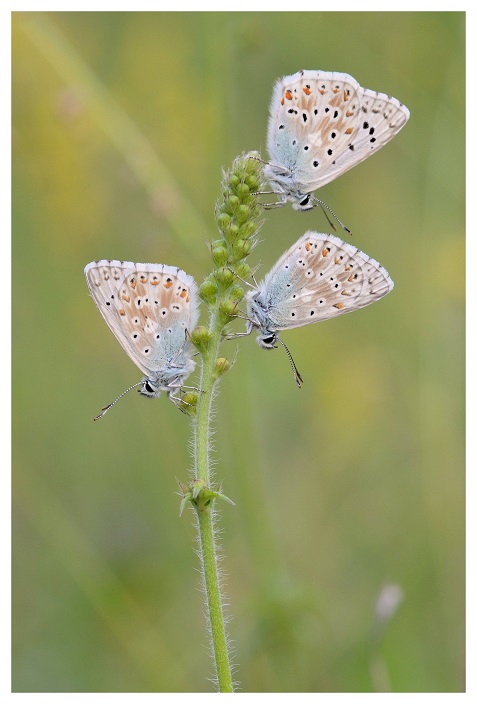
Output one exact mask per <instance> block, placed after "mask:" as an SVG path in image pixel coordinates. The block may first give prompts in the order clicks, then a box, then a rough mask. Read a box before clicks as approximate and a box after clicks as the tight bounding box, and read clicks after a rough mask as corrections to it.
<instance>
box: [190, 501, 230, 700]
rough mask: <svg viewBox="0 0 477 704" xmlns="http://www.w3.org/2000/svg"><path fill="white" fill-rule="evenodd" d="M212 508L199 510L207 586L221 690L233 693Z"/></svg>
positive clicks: (213, 643)
mask: <svg viewBox="0 0 477 704" xmlns="http://www.w3.org/2000/svg"><path fill="white" fill-rule="evenodd" d="M213 511H214V509H213V507H212V506H211V505H209V506H207V507H205V508H204V510H198V511H197V516H198V522H199V533H200V546H201V552H202V564H203V569H204V585H205V591H206V595H207V608H208V612H209V620H210V632H211V636H212V648H213V651H214V660H215V666H216V670H217V683H218V688H219V692H233V691H234V690H233V684H232V672H231V669H230V660H229V653H228V647H227V636H226V633H225V621H224V614H223V609H222V600H221V593H220V582H219V573H218V565H217V554H216V548H215V536H214V516H213Z"/></svg>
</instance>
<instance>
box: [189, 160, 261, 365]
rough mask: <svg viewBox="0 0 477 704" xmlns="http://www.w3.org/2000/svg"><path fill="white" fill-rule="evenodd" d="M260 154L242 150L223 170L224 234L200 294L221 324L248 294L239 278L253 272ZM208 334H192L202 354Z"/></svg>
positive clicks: (220, 210)
mask: <svg viewBox="0 0 477 704" xmlns="http://www.w3.org/2000/svg"><path fill="white" fill-rule="evenodd" d="M258 157H259V155H258V154H257V152H250V153H249V154H243V155H242V156H240V157H237V158H236V159H235V160H234V162H233V164H232V168H231V169H230V170H229V171H227V172H224V175H223V180H222V197H221V199H220V200H219V201H218V203H217V205H216V209H215V217H216V221H217V226H218V228H219V232H220V235H221V237H220V238H219V239H216V240H214V242H212V244H211V246H210V250H211V255H212V261H213V263H214V269H213V271H212V273H211V274H209V276H208V277H207V278H206V279H205V281H204V282H203V283H202V285H201V286H200V289H199V295H200V297H201V299H202V300H203V301H204V302H205V303H207V304H208V305H211V306H215V307H216V310H217V315H218V320H219V323H220V325H221V327H224V326H225V325H226V324H227V323H229V322H230V321H231V320H232V319H233V317H234V316H235V315H236V314H237V308H238V305H239V303H240V301H241V300H242V299H243V297H244V296H245V291H244V290H243V288H242V286H240V280H241V279H242V280H243V279H246V278H247V277H248V276H250V273H251V270H250V267H249V265H248V264H247V263H246V262H245V259H246V257H248V255H249V254H250V252H252V250H253V248H254V247H255V245H256V243H257V234H258V231H259V229H260V227H261V225H262V223H261V222H260V221H259V220H258V218H259V215H260V212H261V208H260V206H259V203H258V199H257V195H256V194H257V191H260V190H262V188H263V184H262V175H261V163H260V161H259V158H258ZM195 332H197V330H196V331H195ZM207 336H208V333H207V331H206V330H205V329H200V330H199V331H198V334H197V335H194V334H193V335H192V338H191V339H192V342H193V343H194V344H195V345H196V347H197V348H198V349H199V351H200V352H201V353H202V354H204V353H206V351H207V342H208V340H207ZM196 338H197V339H196ZM224 371H226V369H225V368H224Z"/></svg>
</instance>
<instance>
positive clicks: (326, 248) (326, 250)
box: [321, 247, 330, 257]
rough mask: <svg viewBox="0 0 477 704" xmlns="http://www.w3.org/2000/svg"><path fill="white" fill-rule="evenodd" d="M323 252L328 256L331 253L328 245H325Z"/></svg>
mask: <svg viewBox="0 0 477 704" xmlns="http://www.w3.org/2000/svg"><path fill="white" fill-rule="evenodd" d="M321 253H322V255H323V256H324V257H327V256H328V254H329V253H330V250H329V249H328V247H325V248H324V249H323V250H322V252H321Z"/></svg>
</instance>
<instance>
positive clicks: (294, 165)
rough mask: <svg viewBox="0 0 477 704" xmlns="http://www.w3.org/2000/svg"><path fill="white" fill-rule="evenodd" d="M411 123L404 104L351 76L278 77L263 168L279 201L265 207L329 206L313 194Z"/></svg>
mask: <svg viewBox="0 0 477 704" xmlns="http://www.w3.org/2000/svg"><path fill="white" fill-rule="evenodd" d="M408 119H409V110H408V109H407V108H406V107H405V105H403V104H402V103H400V102H399V101H398V100H396V99H395V98H391V97H390V96H389V95H386V94H385V93H378V92H376V91H374V90H368V89H367V88H362V87H361V86H360V85H359V83H358V82H357V81H355V79H354V78H352V77H351V76H349V75H348V74H346V73H332V72H328V71H299V72H298V73H294V74H293V75H291V76H285V77H284V78H281V79H279V80H278V81H277V82H276V84H275V89H274V91H273V97H272V101H271V105H270V117H269V123H268V136H267V148H268V152H269V155H270V163H266V165H265V168H264V175H265V177H266V178H267V180H268V182H269V184H270V186H271V188H272V189H273V190H272V191H270V193H273V194H275V195H277V196H278V197H279V200H278V201H277V202H275V203H270V204H268V206H265V207H274V206H275V207H277V206H281V205H285V203H287V201H291V203H292V207H293V208H294V209H295V210H310V209H311V208H314V207H316V206H317V205H320V206H321V207H323V206H325V207H327V206H326V205H325V204H324V203H323V202H322V201H320V200H319V199H317V198H316V197H315V196H313V192H314V191H316V190H317V189H318V188H321V187H322V186H324V185H325V184H327V183H329V182H330V181H333V179H335V178H337V177H338V176H340V175H341V174H344V173H345V172H346V171H348V169H351V167H353V166H355V165H356V164H359V163H360V162H361V161H364V159H367V158H368V157H369V156H371V154H374V153H375V152H377V151H378V150H379V149H381V147H383V146H384V145H385V144H387V142H389V141H390V140H391V139H392V138H393V137H395V136H396V135H397V133H398V132H399V130H401V129H402V128H403V127H404V125H405V124H406V122H407V121H408ZM328 210H331V209H330V208H328ZM331 212H333V211H331ZM333 215H334V213H333ZM335 217H336V216H335ZM337 220H338V218H337ZM338 222H340V221H339V220H338ZM340 224H341V225H342V223H340ZM342 226H343V227H344V225H342ZM345 229H346V230H347V228H345Z"/></svg>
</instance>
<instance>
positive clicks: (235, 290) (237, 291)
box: [229, 284, 245, 303]
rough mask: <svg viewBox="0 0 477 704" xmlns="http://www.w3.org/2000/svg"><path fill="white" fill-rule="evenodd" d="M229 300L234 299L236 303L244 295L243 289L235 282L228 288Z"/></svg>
mask: <svg viewBox="0 0 477 704" xmlns="http://www.w3.org/2000/svg"><path fill="white" fill-rule="evenodd" d="M229 295H230V300H232V301H236V302H237V303H240V301H241V300H242V299H243V297H244V296H245V291H244V290H243V288H242V287H241V286H238V285H237V284H236V285H235V286H232V288H231V289H230V294H229Z"/></svg>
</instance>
